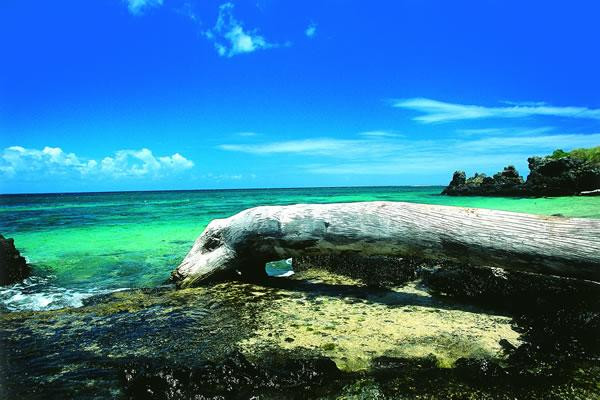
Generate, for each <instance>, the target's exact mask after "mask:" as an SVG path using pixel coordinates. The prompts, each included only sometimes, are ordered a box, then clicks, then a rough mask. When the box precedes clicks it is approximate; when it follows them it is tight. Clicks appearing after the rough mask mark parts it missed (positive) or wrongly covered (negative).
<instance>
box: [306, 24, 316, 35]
mask: <svg viewBox="0 0 600 400" xmlns="http://www.w3.org/2000/svg"><path fill="white" fill-rule="evenodd" d="M316 33H317V24H315V23H314V22H311V23H310V24H309V25H308V27H307V28H306V30H305V31H304V34H305V35H306V36H308V37H309V38H312V37H314V36H315V34H316Z"/></svg>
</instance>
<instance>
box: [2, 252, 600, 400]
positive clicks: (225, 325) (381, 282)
mask: <svg viewBox="0 0 600 400" xmlns="http://www.w3.org/2000/svg"><path fill="white" fill-rule="evenodd" d="M293 264H294V270H295V272H296V274H295V275H293V276H292V277H289V278H267V279H266V280H264V281H263V282H261V283H260V284H257V283H247V282H237V281H231V282H222V283H217V284H213V285H210V286H204V287H198V288H191V289H183V290H175V289H174V288H170V287H164V288H157V289H147V290H132V291H127V292H118V293H113V294H110V295H104V296H100V297H96V298H91V299H88V300H86V304H85V306H84V307H82V308H78V309H61V310H56V311H45V312H13V313H5V314H0V348H3V349H5V351H4V352H2V354H1V356H2V358H3V363H4V365H10V366H11V368H8V369H2V371H0V395H2V396H4V397H6V398H32V399H35V398H40V399H42V398H48V397H52V396H53V395H56V396H60V395H61V394H64V393H69V394H70V395H72V396H74V397H77V398H83V399H88V398H89V399H95V398H128V399H140V398H145V399H188V398H204V399H217V398H218V399H222V398H225V399H245V398H251V397H253V396H254V397H257V398H264V399H280V398H290V399H306V398H321V399H336V398H380V399H404V398H406V399H448V398H461V399H462V398H466V399H475V398H477V399H507V398H511V399H514V398H517V399H525V398H527V399H547V398H553V399H589V398H598V397H600V388H598V386H597V377H598V376H600V364H599V362H598V360H599V357H600V341H599V340H600V337H599V336H598V335H597V332H598V331H599V329H600V304H599V303H600V286H599V285H597V284H595V283H590V282H585V281H580V280H573V279H565V278H556V277H551V276H540V275H537V274H530V273H524V272H511V271H504V270H500V269H497V268H475V269H473V268H463V267H461V266H460V265H455V264H450V263H447V262H441V263H437V264H432V263H431V262H429V263H427V262H424V261H422V260H419V259H394V260H390V259H389V258H385V257H360V256H357V257H346V258H345V259H342V260H340V259H338V258H336V257H329V258H328V257H327V256H317V257H304V258H299V259H297V260H296V259H295V260H294V262H293ZM373 266H377V268H370V267H373ZM386 266H387V267H386ZM48 349H60V351H58V350H57V351H58V353H57V352H55V351H48Z"/></svg>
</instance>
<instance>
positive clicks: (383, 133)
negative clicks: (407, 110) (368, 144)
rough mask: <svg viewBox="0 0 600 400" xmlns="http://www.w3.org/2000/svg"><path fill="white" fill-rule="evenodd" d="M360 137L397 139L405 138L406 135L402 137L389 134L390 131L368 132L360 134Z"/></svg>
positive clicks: (398, 134)
mask: <svg viewBox="0 0 600 400" xmlns="http://www.w3.org/2000/svg"><path fill="white" fill-rule="evenodd" d="M359 135H360V136H363V137H370V138H382V137H387V138H397V137H404V135H402V134H400V133H395V132H388V131H366V132H361V133H359Z"/></svg>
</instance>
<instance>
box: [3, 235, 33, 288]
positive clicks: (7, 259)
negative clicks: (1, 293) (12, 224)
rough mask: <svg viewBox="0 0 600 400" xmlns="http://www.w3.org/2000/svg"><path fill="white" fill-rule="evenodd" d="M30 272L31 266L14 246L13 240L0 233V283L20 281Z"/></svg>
mask: <svg viewBox="0 0 600 400" xmlns="http://www.w3.org/2000/svg"><path fill="white" fill-rule="evenodd" d="M30 274H31V268H30V267H29V265H27V262H26V261H25V258H23V257H22V256H21V253H19V250H17V249H16V248H15V243H14V240H13V239H12V238H8V239H6V238H5V237H4V236H2V235H0V285H10V284H12V283H16V282H20V281H22V280H23V279H25V278H27V277H28V276H29V275H30Z"/></svg>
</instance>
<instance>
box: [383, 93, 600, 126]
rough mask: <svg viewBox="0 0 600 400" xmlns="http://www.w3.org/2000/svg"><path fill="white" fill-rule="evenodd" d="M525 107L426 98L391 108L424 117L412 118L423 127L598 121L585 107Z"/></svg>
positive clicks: (599, 115) (599, 111) (594, 111)
mask: <svg viewBox="0 0 600 400" xmlns="http://www.w3.org/2000/svg"><path fill="white" fill-rule="evenodd" d="M528 104H529V105H523V104H519V103H516V104H514V105H512V106H510V107H485V106H478V105H467V104H456V103H446V102H443V101H438V100H432V99H426V98H413V99H404V100H399V101H396V102H395V103H394V107H398V108H404V109H408V110H414V111H417V112H420V113H423V114H424V115H419V116H417V117H414V118H413V119H414V120H415V121H419V122H423V123H432V122H448V121H459V120H473V119H482V118H523V117H531V116H553V117H566V118H588V119H600V109H590V108H587V107H553V106H549V105H546V104H544V103H528Z"/></svg>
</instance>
